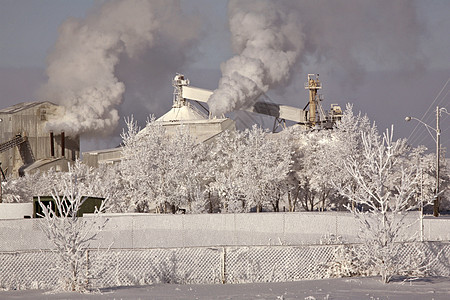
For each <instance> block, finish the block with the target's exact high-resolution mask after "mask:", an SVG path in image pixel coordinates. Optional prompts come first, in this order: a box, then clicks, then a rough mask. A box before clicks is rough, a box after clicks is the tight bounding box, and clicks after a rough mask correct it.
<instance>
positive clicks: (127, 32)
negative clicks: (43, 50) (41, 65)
mask: <svg viewBox="0 0 450 300" xmlns="http://www.w3.org/2000/svg"><path fill="white" fill-rule="evenodd" d="M100 3H102V4H101V5H99V6H97V7H96V8H95V9H94V10H92V11H91V13H90V14H89V15H88V16H87V17H86V18H85V19H76V18H70V19H68V20H66V21H65V22H64V23H63V24H62V25H61V26H60V28H59V37H58V40H57V42H56V44H55V46H54V48H53V49H52V51H51V53H50V55H49V56H48V59H47V61H48V67H47V71H46V72H47V76H48V82H47V83H46V84H45V85H44V86H43V87H42V88H41V90H40V93H39V94H40V95H39V96H40V98H41V99H42V100H46V101H48V100H50V101H52V102H54V103H57V104H60V105H62V106H64V107H65V110H64V111H63V110H61V114H60V116H58V117H57V118H55V119H51V120H49V122H48V124H47V126H48V127H47V129H49V130H55V131H56V130H57V131H60V130H64V131H65V132H67V133H71V134H72V133H73V134H81V133H95V134H98V133H102V134H104V135H107V134H109V133H111V132H112V131H113V130H114V129H115V127H116V126H117V124H118V121H119V119H120V117H119V111H118V107H119V105H120V104H121V103H122V100H123V94H124V91H125V84H124V82H123V81H122V80H123V79H119V78H118V77H117V76H116V68H117V67H118V65H119V63H120V60H121V59H127V60H129V61H135V62H139V63H140V65H142V64H143V63H146V62H145V61H140V59H141V58H142V57H145V53H146V52H148V51H149V50H150V49H152V48H153V47H155V46H160V43H162V42H164V41H167V40H168V41H171V44H170V45H173V46H174V47H175V48H177V49H178V48H180V47H181V46H185V45H186V44H187V43H188V42H189V41H191V40H193V39H194V38H195V37H196V35H197V31H198V30H197V29H196V28H197V27H198V26H196V24H197V22H198V21H195V22H194V19H193V17H192V18H188V17H185V16H184V15H182V11H181V5H180V2H179V1H177V0H112V1H102V2H100ZM176 41H177V42H178V44H177V42H176ZM130 73H131V74H132V75H133V76H134V77H135V76H137V75H136V74H137V72H130ZM134 79H135V78H134Z"/></svg>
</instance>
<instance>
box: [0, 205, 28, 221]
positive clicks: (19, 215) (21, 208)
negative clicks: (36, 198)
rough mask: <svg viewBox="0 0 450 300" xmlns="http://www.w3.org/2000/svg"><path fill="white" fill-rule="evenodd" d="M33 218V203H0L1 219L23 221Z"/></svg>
mask: <svg viewBox="0 0 450 300" xmlns="http://www.w3.org/2000/svg"><path fill="white" fill-rule="evenodd" d="M25 216H28V217H30V218H31V217H32V216H33V203H31V202H30V203H0V220H1V219H23V218H24V217H25Z"/></svg>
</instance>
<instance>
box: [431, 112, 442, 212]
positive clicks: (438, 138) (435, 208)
mask: <svg viewBox="0 0 450 300" xmlns="http://www.w3.org/2000/svg"><path fill="white" fill-rule="evenodd" d="M439 113H440V111H439V106H437V107H436V199H434V203H433V215H434V216H435V217H438V216H439V161H440V159H439V158H440V156H441V151H440V149H441V145H440V141H441V129H440V128H439Z"/></svg>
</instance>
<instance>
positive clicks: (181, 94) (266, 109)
mask: <svg viewBox="0 0 450 300" xmlns="http://www.w3.org/2000/svg"><path fill="white" fill-rule="evenodd" d="M173 85H174V87H175V91H174V105H185V103H186V102H185V101H186V99H189V100H191V101H195V102H197V103H198V104H200V105H201V106H202V107H203V108H205V107H204V105H202V104H203V103H208V99H209V97H210V96H211V95H212V94H213V91H211V90H206V89H202V88H198V87H193V86H190V85H189V80H188V79H186V78H185V77H184V75H182V74H177V75H176V76H175V78H174V80H173ZM321 88H322V84H321V82H320V81H319V75H318V74H317V75H314V74H308V81H307V82H306V83H305V89H307V90H309V101H308V103H307V104H306V106H305V108H304V109H300V108H297V107H292V106H288V105H283V104H276V103H271V102H267V101H263V100H258V101H257V102H256V103H255V104H254V105H253V106H251V107H250V108H246V109H244V110H245V111H248V112H253V113H258V114H263V115H268V116H272V117H274V118H275V123H274V128H273V129H274V131H275V129H276V127H278V125H279V124H285V122H286V120H288V121H293V122H295V123H297V124H300V125H303V126H305V127H306V128H318V129H324V128H332V127H333V125H334V123H335V122H336V121H337V120H339V119H340V118H341V117H342V109H341V108H340V107H339V106H338V105H337V104H332V105H331V109H330V110H329V111H325V110H324V109H323V108H322V105H321V101H322V100H323V99H322V97H321V95H319V94H318V93H317V92H318V90H319V89H321ZM175 103H176V104H175ZM308 107H309V109H308ZM205 109H206V108H205Z"/></svg>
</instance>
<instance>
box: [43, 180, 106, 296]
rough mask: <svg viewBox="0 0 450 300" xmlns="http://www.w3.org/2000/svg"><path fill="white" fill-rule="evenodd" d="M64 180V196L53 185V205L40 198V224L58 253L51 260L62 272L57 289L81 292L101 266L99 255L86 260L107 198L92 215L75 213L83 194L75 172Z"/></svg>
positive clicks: (101, 222) (103, 220)
mask: <svg viewBox="0 0 450 300" xmlns="http://www.w3.org/2000/svg"><path fill="white" fill-rule="evenodd" d="M70 174H71V173H70ZM72 175H73V174H72ZM63 184H64V186H65V189H64V192H63V196H60V195H59V194H58V192H57V190H56V189H55V190H54V192H52V197H53V200H54V203H55V207H52V206H53V204H50V205H48V206H45V205H44V204H43V203H42V202H41V201H40V199H39V204H40V206H41V208H42V215H41V217H42V220H41V222H40V223H39V225H40V228H41V229H42V231H43V232H44V233H45V235H46V236H47V238H48V239H49V240H50V242H51V243H52V244H53V245H54V246H55V249H54V252H55V253H56V254H57V257H58V258H57V260H56V261H55V262H53V264H54V269H55V271H56V272H57V273H58V274H60V276H61V277H60V282H59V286H57V288H56V289H57V290H63V291H79V292H84V291H86V290H87V289H88V283H89V282H88V280H89V279H90V278H92V277H93V276H94V275H98V274H94V273H96V271H99V270H101V268H102V266H99V265H97V262H99V261H102V260H101V259H97V261H93V262H89V265H88V249H89V247H90V245H91V242H92V241H93V240H95V238H96V236H97V235H98V233H99V232H100V231H102V230H103V228H104V227H105V225H106V222H107V220H106V219H104V218H102V216H101V213H102V212H103V211H104V209H105V203H106V201H107V199H105V200H104V201H103V202H102V204H101V206H100V207H99V208H97V207H96V211H95V213H94V216H93V217H89V218H86V217H85V218H82V217H78V216H77V212H78V210H79V209H80V207H81V205H82V204H83V203H84V202H85V201H86V197H82V196H81V194H80V193H79V190H78V186H77V178H76V176H71V177H70V179H69V180H68V181H65V182H63Z"/></svg>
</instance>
